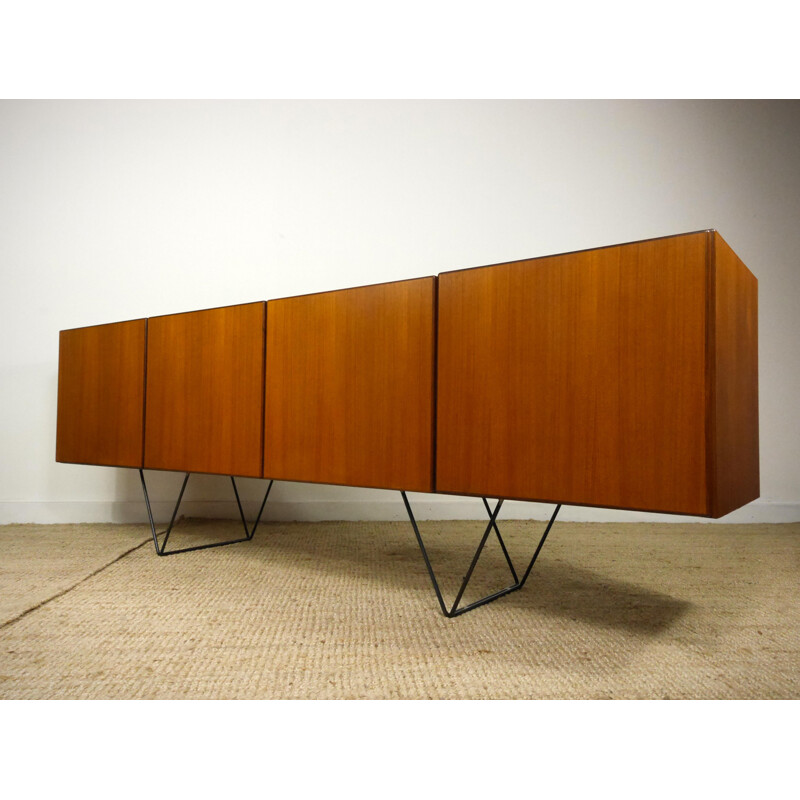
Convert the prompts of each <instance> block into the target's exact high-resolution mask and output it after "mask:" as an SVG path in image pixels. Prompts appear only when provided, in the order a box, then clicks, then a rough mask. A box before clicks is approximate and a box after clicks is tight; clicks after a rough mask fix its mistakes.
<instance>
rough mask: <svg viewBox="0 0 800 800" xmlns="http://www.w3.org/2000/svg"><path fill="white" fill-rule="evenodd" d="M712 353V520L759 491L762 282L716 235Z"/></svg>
mask: <svg viewBox="0 0 800 800" xmlns="http://www.w3.org/2000/svg"><path fill="white" fill-rule="evenodd" d="M710 235H711V236H713V237H714V238H713V243H712V244H713V246H712V249H711V252H712V256H713V267H712V272H711V280H712V281H713V289H712V300H713V307H714V312H715V322H714V326H713V328H714V330H713V337H712V339H711V349H712V354H713V358H714V363H713V369H712V372H711V379H712V381H713V386H712V393H711V398H712V404H711V409H710V413H711V414H713V418H714V429H713V442H712V464H713V474H712V481H711V498H710V503H711V507H712V515H713V516H715V517H720V516H723V515H724V514H727V513H728V512H730V511H732V510H733V509H735V508H739V506H742V505H744V504H745V503H749V502H750V501H751V500H755V499H756V498H757V497H758V496H759V492H760V480H759V451H758V447H759V444H758V281H757V280H756V278H755V277H754V276H753V274H752V273H751V272H750V270H749V269H747V267H746V266H745V265H744V264H743V263H742V261H741V259H740V258H739V257H738V256H737V255H736V253H734V252H733V250H732V249H731V248H730V246H729V245H728V244H727V242H726V241H725V240H724V239H723V238H722V236H720V235H719V233H718V232H717V231H712V232H711V234H710Z"/></svg>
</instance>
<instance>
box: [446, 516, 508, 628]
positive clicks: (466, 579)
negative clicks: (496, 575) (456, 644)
mask: <svg viewBox="0 0 800 800" xmlns="http://www.w3.org/2000/svg"><path fill="white" fill-rule="evenodd" d="M502 507H503V501H502V500H498V501H497V505H496V506H495V507H494V511H493V512H492V513H491V514H490V515H489V524H488V525H487V526H486V530H485V531H484V533H483V538H482V539H481V543H480V544H479V545H478V549H477V550H476V551H475V555H474V556H473V557H472V563H471V564H470V565H469V569H468V570H467V574H466V575H465V576H464V580H463V582H462V583H461V588H460V589H459V590H458V594H457V595H456V599H455V602H454V603H453V607H452V608H451V609H450V616H453V614H454V613H455V610H456V609H457V608H458V604H459V603H460V602H461V597H462V596H463V594H464V592H465V591H466V588H467V584H468V583H469V579H470V578H471V577H472V573H473V571H474V570H475V565H476V564H477V563H478V559H479V558H480V557H481V553H482V552H483V547H484V545H485V544H486V540H487V539H488V538H489V534H490V533H491V532H492V527H493V526H494V524H495V520H496V519H497V515H498V514H499V513H500V509H501V508H502Z"/></svg>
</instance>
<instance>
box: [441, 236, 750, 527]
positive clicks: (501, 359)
mask: <svg viewBox="0 0 800 800" xmlns="http://www.w3.org/2000/svg"><path fill="white" fill-rule="evenodd" d="M436 489H437V491H440V492H452V493H457V494H458V493H464V494H476V495H489V496H492V497H507V498H519V499H524V500H542V501H550V502H563V503H566V504H572V505H596V506H611V507H618V508H628V509H641V510H653V511H665V512H674V513H681V514H697V515H708V516H714V517H716V516H721V515H722V514H725V513H727V512H728V511H730V510H732V509H733V508H736V507H738V506H740V505H743V504H744V503H746V502H749V501H750V500H752V499H754V498H756V497H757V496H758V491H759V478H758V403H757V284H756V280H755V278H754V277H753V276H752V274H751V273H750V272H749V271H748V270H747V268H746V267H745V266H744V265H743V264H742V263H741V261H740V260H739V259H738V258H737V257H736V256H735V254H734V253H733V251H731V249H730V248H729V247H728V246H727V245H726V244H725V242H724V241H723V240H722V238H721V237H720V236H719V234H718V233H717V232H716V231H701V232H698V233H692V234H685V235H681V236H673V237H666V238H661V239H653V240H648V241H643V242H636V243H632V244H626V245H619V246H614V247H605V248H600V249H597V250H588V251H583V252H577V253H568V254H565V255H558V256H549V257H545V258H538V259H532V260H529V261H518V262H511V263H506V264H498V265H494V266H488V267H480V268H476V269H468V270H461V271H456V272H448V273H444V274H442V275H440V276H439V306H438V405H437V468H436Z"/></svg>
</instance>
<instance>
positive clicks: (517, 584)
mask: <svg viewBox="0 0 800 800" xmlns="http://www.w3.org/2000/svg"><path fill="white" fill-rule="evenodd" d="M400 494H401V495H402V496H403V502H404V503H405V506H406V511H407V512H408V518H409V519H410V520H411V525H412V527H413V528H414V534H415V536H416V537H417V543H418V544H419V547H420V550H421V551H422V557H423V558H424V559H425V566H426V567H427V568H428V575H430V578H431V583H432V584H433V590H434V592H436V598H437V600H438V601H439V606H440V607H441V609H442V614H444V615H445V616H446V617H448V618H450V617H457V616H459V615H460V614H465V613H466V612H467V611H471V610H472V609H473V608H478V607H479V606H482V605H486V603H490V602H491V601H492V600H497V598H498V597H502V596H503V595H506V594H510V593H511V592H515V591H517V589H521V588H522V587H523V586H524V585H525V581H527V580H528V575H530V573H531V570H532V569H533V565H534V563H535V562H536V559H537V558H538V557H539V553H540V552H541V549H542V546H543V545H544V542H545V539H547V534H548V533H550V528H552V527H553V523H554V522H555V520H556V517H557V516H558V512H559V510H560V509H561V504H560V503H559V504H558V505H557V506H556V509H555V511H554V512H553V516H552V517H550V521H549V522H548V523H547V527H546V528H545V531H544V533H543V534H542V538H541V539H540V540H539V544H538V545H537V547H536V551H535V552H534V554H533V558H531V561H530V563H529V564H528V568H527V569H526V570H525V574H524V575H523V576H522V580H519V579H518V578H517V573H516V570H515V569H514V565H513V564H512V562H511V557H510V556H509V554H508V550H507V549H506V546H505V542H504V541H503V538H502V536H500V530H499V529H498V527H497V515H498V514H499V513H500V509H501V508H502V506H503V501H502V500H498V501H497V505H496V506H495V507H494V510H492V509H491V507H490V506H489V503H488V501H487V500H486V498H483V504H484V506H485V507H486V510H487V512H488V513H489V524H488V525H487V526H486V530H485V531H484V533H483V536H482V538H481V541H480V544H479V545H478V549H477V550H476V551H475V555H474V556H473V558H472V563H471V564H470V566H469V569H468V570H467V574H466V575H465V576H464V580H463V581H462V583H461V588H460V589H459V590H458V594H457V595H456V599H455V601H454V602H453V605H452V606H451V608H450V609H449V610H448V608H447V606H446V605H445V602H444V598H443V597H442V592H441V590H440V589H439V583H438V581H437V580H436V575H435V574H434V572H433V567H432V566H431V562H430V559H429V558H428V552H427V550H426V549H425V544H424V543H423V541H422V536H421V535H420V532H419V528H418V527H417V521H416V519H414V513H413V511H412V510H411V504H410V503H409V502H408V497H407V496H406V493H405V492H403V491H401V492H400ZM493 530H494V532H495V533H496V534H497V538H498V540H499V542H500V547H501V548H502V550H503V555H504V556H505V558H506V562H507V563H508V566H509V569H510V570H511V574H512V575H513V577H514V583H513V584H512V585H511V586H507V587H506V588H505V589H500V590H499V591H497V592H494V593H493V594H490V595H487V596H486V597H483V598H481V599H480V600H476V601H475V602H474V603H470V604H469V605H466V606H463V607H462V608H459V607H458V604H459V603H460V602H461V598H462V597H463V595H464V591H465V590H466V588H467V584H468V583H469V580H470V578H471V577H472V573H473V571H474V570H475V565H476V564H477V563H478V559H479V558H480V555H481V553H482V552H483V548H484V545H485V544H486V540H487V539H488V538H489V535H490V534H491V532H492V531H493Z"/></svg>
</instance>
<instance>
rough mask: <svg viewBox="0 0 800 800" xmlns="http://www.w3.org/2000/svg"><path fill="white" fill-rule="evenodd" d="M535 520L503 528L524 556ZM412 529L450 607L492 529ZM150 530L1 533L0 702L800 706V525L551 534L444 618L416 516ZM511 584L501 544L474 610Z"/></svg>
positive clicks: (21, 528)
mask: <svg viewBox="0 0 800 800" xmlns="http://www.w3.org/2000/svg"><path fill="white" fill-rule="evenodd" d="M542 526H543V523H541V522H517V521H510V522H505V523H501V529H502V531H503V535H504V537H505V539H506V542H507V543H508V545H509V550H510V551H511V553H512V556H513V557H514V558H515V560H516V562H517V564H524V563H526V561H527V559H528V558H529V557H530V555H531V553H532V550H533V547H534V545H535V542H536V541H537V540H538V535H539V533H540V532H541V530H542ZM420 527H421V530H422V534H423V536H424V537H425V539H426V544H427V545H428V547H429V552H430V556H431V560H432V562H433V564H434V568H435V569H436V570H437V573H438V574H439V575H440V578H441V583H442V585H443V590H444V592H445V595H446V598H450V599H452V597H453V595H454V593H455V590H456V588H457V585H458V583H459V581H460V577H461V576H462V575H463V574H464V572H465V570H466V568H467V566H468V564H469V561H470V559H471V556H472V553H473V551H474V548H475V545H476V543H477V541H478V539H479V538H480V535H481V533H482V531H483V525H482V524H481V523H478V522H423V523H421V525H420ZM240 530H241V528H240V527H239V525H238V523H237V522H233V521H219V520H213V521H201V520H183V521H182V522H181V523H180V525H179V526H178V527H177V528H176V530H175V532H174V533H173V535H172V538H171V540H170V545H171V546H174V547H180V546H186V545H188V544H199V543H203V542H206V541H212V540H214V539H215V538H223V537H235V536H237V535H239V532H240ZM148 533H149V529H148V528H147V527H146V526H142V525H53V526H42V525H8V526H3V527H0V601H1V602H0V698H3V699H10V698H18V699H26V698H43V699H44V698H48V699H53V698H76V699H83V698H127V699H141V698H193V699H203V698H248V699H257V698H309V699H316V698H328V699H330V698H387V699H390V698H407V699H413V698H441V699H448V698H453V699H481V698H493V699H527V698H585V699H590V698H690V699H699V698H703V699H712V698H730V699H733V698H781V699H788V698H800V593H798V586H800V524H792V525H738V526H736V525H683V524H680V523H677V524H622V525H620V524H593V523H556V525H555V527H554V528H553V531H552V532H551V535H550V538H549V539H548V541H547V544H546V545H545V547H544V550H543V551H542V554H541V556H540V557H539V561H538V562H537V564H536V566H535V567H534V571H533V572H532V573H531V577H530V579H529V581H528V584H527V586H526V587H525V588H524V589H523V590H522V591H519V592H515V593H513V594H511V595H508V596H507V597H504V598H502V599H500V600H498V601H497V602H495V603H492V604H490V605H487V606H485V607H483V608H480V609H477V610H475V611H473V612H470V613H468V614H466V615H464V616H462V617H459V618H457V619H453V620H448V619H446V618H444V617H443V616H442V615H441V613H440V611H439V607H438V604H437V602H436V598H435V595H434V594H433V590H432V588H431V585H430V581H429V578H428V575H427V572H426V570H425V565H424V562H423V560H422V557H421V555H420V552H419V549H418V547H417V544H416V540H415V539H414V536H413V532H412V531H411V528H410V526H409V525H408V524H407V523H397V522H386V523H376V522H357V523H352V522H321V523H263V524H262V526H261V527H260V528H259V530H258V532H257V533H256V537H255V539H254V540H253V541H252V542H250V543H245V544H237V545H232V546H230V547H222V548H215V549H211V550H205V551H199V552H194V553H186V554H180V555H174V556H169V557H166V558H158V557H157V556H156V555H155V553H154V552H153V547H152V541H151V540H150V538H149V535H148ZM508 583H509V574H508V569H507V567H506V565H505V562H504V560H503V558H502V555H501V553H500V550H499V547H498V546H497V544H496V542H494V541H492V542H491V547H487V551H486V552H485V554H484V556H483V557H482V559H481V562H480V563H479V565H478V568H477V570H476V573H475V576H474V579H473V585H472V587H471V592H470V596H468V597H466V598H465V600H467V601H469V600H470V599H475V598H476V597H478V596H480V594H481V593H487V592H489V591H492V590H494V589H497V588H501V587H502V586H505V585H507V584H508Z"/></svg>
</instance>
